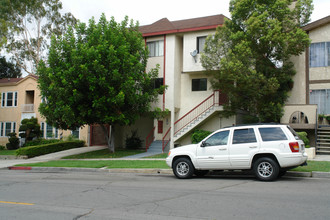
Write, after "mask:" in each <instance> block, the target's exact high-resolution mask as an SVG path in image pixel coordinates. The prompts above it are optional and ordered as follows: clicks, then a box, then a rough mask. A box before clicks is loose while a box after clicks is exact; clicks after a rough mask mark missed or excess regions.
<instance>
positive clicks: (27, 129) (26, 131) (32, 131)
mask: <svg viewBox="0 0 330 220" xmlns="http://www.w3.org/2000/svg"><path fill="white" fill-rule="evenodd" d="M19 131H20V133H19V136H20V137H21V138H25V143H27V142H29V141H32V140H33V138H39V137H40V134H41V131H40V125H39V124H38V119H37V118H33V117H32V118H25V119H23V120H22V121H21V125H20V126H19Z"/></svg>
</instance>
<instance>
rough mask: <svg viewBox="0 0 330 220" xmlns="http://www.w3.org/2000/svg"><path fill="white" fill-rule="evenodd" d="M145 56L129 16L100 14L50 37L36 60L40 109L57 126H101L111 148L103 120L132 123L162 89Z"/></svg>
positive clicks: (147, 109) (111, 123) (145, 52)
mask: <svg viewBox="0 0 330 220" xmlns="http://www.w3.org/2000/svg"><path fill="white" fill-rule="evenodd" d="M147 59H148V50H147V48H146V47H145V44H144V41H143V38H142V35H141V33H140V32H139V31H138V24H134V23H133V21H131V22H129V21H128V18H127V17H126V18H125V20H124V21H122V22H121V23H117V22H116V21H115V20H114V18H112V19H111V20H110V21H107V19H106V17H105V15H104V14H103V15H102V16H101V18H100V20H99V22H98V23H96V22H95V21H94V19H93V18H92V19H90V21H89V24H88V25H86V24H85V23H79V24H78V25H77V26H75V27H74V28H69V29H68V31H67V32H66V33H65V34H64V35H63V36H57V37H55V36H54V37H53V38H52V40H51V46H50V50H49V57H48V61H47V62H46V63H45V62H40V64H39V68H38V75H39V88H40V90H41V95H42V97H44V98H45V99H46V102H45V103H43V104H41V105H40V108H39V110H40V112H41V114H42V115H44V116H45V117H46V118H47V122H48V123H50V124H52V125H54V126H56V127H58V128H61V129H74V128H76V127H81V126H83V125H93V124H99V125H100V126H101V127H102V128H103V131H104V134H105V136H106V137H107V141H108V145H109V149H110V151H112V152H113V151H114V145H113V138H112V137H113V135H111V138H108V135H107V130H106V128H105V126H104V124H109V125H118V124H120V125H129V124H132V123H134V121H135V120H136V119H137V118H138V117H139V116H140V115H141V114H143V113H145V112H148V111H149V110H150V104H151V102H153V101H155V100H156V99H157V97H158V94H161V93H162V92H163V91H164V87H160V88H158V89H155V88H154V87H153V80H154V79H155V78H156V77H157V75H158V69H157V68H155V69H152V71H150V72H146V71H145V70H146V64H147ZM112 131H113V129H112Z"/></svg>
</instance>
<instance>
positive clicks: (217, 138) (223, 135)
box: [203, 130, 229, 147]
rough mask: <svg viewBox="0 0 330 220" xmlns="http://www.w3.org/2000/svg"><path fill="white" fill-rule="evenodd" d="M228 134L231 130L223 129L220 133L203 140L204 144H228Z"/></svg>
mask: <svg viewBox="0 0 330 220" xmlns="http://www.w3.org/2000/svg"><path fill="white" fill-rule="evenodd" d="M228 136H229V130H228V131H221V132H218V133H215V134H214V135H212V136H211V137H209V138H208V139H207V140H205V141H204V142H203V144H204V146H205V147H207V146H217V145H227V143H228Z"/></svg>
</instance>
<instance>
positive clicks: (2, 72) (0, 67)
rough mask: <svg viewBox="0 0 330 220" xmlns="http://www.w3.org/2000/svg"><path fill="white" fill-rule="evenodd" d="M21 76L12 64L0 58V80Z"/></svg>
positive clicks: (4, 58) (17, 68)
mask: <svg viewBox="0 0 330 220" xmlns="http://www.w3.org/2000/svg"><path fill="white" fill-rule="evenodd" d="M21 76H22V72H21V69H20V68H19V67H17V66H16V65H15V64H14V63H11V62H8V61H7V59H6V57H0V79H2V78H18V77H21Z"/></svg>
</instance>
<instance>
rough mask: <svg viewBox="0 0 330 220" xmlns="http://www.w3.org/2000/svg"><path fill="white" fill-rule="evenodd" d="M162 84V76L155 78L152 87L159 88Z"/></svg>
mask: <svg viewBox="0 0 330 220" xmlns="http://www.w3.org/2000/svg"><path fill="white" fill-rule="evenodd" d="M162 85H164V78H156V79H155V81H154V88H155V89H159V88H160V87H161V86H162Z"/></svg>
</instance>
